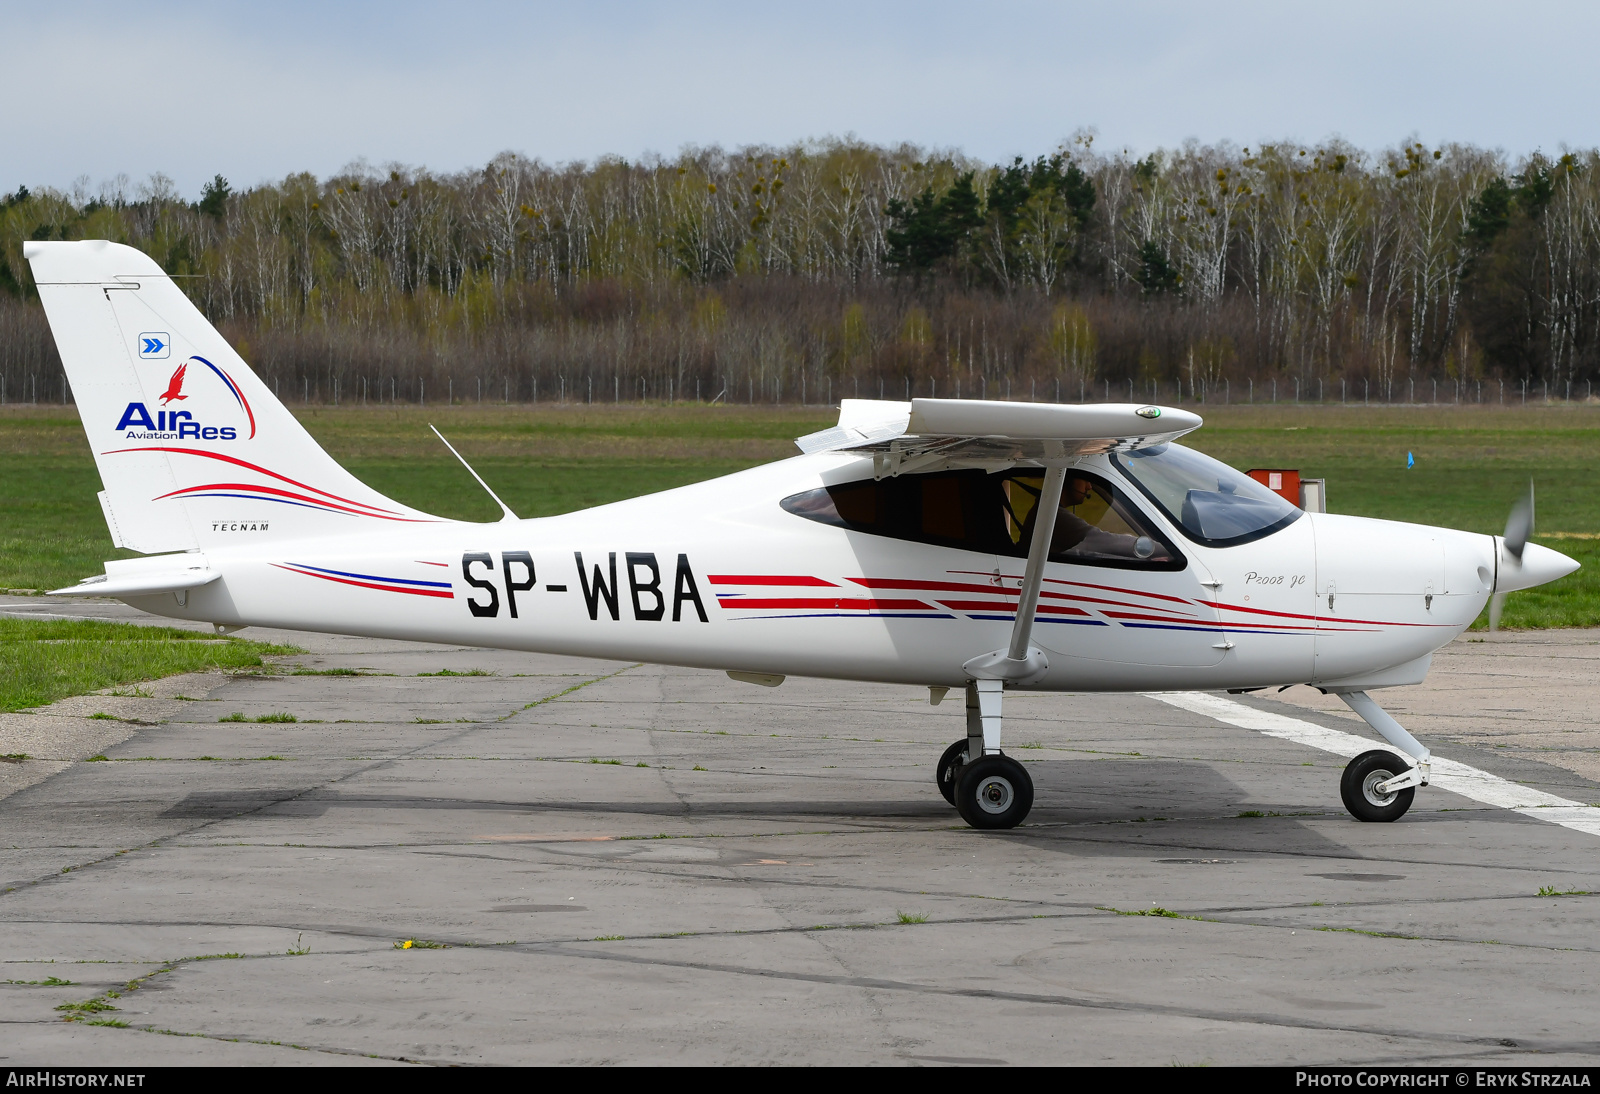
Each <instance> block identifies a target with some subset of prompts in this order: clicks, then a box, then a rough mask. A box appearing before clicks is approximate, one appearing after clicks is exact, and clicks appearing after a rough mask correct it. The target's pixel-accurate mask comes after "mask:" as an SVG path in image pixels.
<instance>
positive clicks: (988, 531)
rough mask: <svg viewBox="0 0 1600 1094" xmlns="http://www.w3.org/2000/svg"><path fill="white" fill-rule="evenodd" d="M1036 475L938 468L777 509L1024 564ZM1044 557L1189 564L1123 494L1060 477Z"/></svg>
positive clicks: (810, 494)
mask: <svg viewBox="0 0 1600 1094" xmlns="http://www.w3.org/2000/svg"><path fill="white" fill-rule="evenodd" d="M1043 484H1044V473H1043V472H1042V471H1039V470H1016V471H1007V472H1003V473H999V474H991V473H989V472H987V471H981V470H962V471H941V472H933V473H929V474H920V475H919V474H912V475H901V476H898V477H895V478H887V479H880V480H873V479H864V480H858V481H856V482H847V483H840V484H838V485H836V486H828V487H823V488H822V489H819V490H808V491H806V492H805V493H802V494H795V495H793V496H791V497H787V498H785V499H783V502H782V505H783V508H784V509H785V510H787V511H788V512H790V513H793V514H795V515H796V516H800V517H805V518H806V519H808V520H815V521H819V522H821V523H823V524H832V525H836V526H838V527H841V528H849V529H852V530H854V531H858V532H870V533H872V534H874V535H880V536H890V537H892V538H895V539H906V540H913V541H915V542H918V543H932V544H937V545H940V546H946V547H956V548H960V549H963V550H968V551H982V552H985V553H989V554H998V555H1008V556H1011V557H1016V558H1026V557H1027V555H1028V547H1029V545H1030V544H1031V543H1032V542H1033V526H1034V522H1035V521H1036V520H1037V519H1038V508H1039V495H1040V491H1041V490H1042V488H1043ZM1054 520H1055V531H1054V533H1053V534H1052V539H1051V549H1050V560H1051V561H1052V562H1066V563H1074V564H1077V565H1087V566H1116V567H1124V568H1138V569H1156V570H1181V569H1183V568H1184V566H1185V565H1187V563H1186V562H1185V561H1184V559H1183V556H1182V555H1180V554H1179V553H1178V552H1177V551H1176V550H1175V549H1174V548H1173V546H1172V544H1171V543H1170V542H1169V541H1168V539H1167V538H1165V537H1163V535H1162V534H1161V532H1160V531H1159V530H1158V529H1156V527H1155V525H1154V523H1153V522H1152V521H1150V520H1149V518H1147V517H1146V516H1144V514H1143V513H1141V512H1140V511H1139V508H1138V507H1137V506H1136V505H1135V504H1134V503H1133V501H1132V499H1130V498H1129V497H1128V496H1127V494H1126V493H1124V492H1123V491H1121V490H1119V489H1118V488H1117V487H1115V486H1113V485H1112V484H1111V483H1109V482H1107V481H1106V480H1105V479H1103V478H1101V477H1100V476H1099V475H1094V474H1090V473H1088V472H1085V471H1079V470H1077V469H1072V470H1069V471H1068V472H1067V481H1066V485H1065V487H1064V488H1063V490H1062V497H1061V507H1060V509H1059V510H1057V512H1056V515H1055V518H1054Z"/></svg>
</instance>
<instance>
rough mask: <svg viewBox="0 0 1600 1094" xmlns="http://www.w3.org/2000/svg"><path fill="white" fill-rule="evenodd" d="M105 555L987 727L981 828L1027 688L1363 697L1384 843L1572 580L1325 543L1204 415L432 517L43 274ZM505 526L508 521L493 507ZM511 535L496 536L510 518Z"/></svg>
mask: <svg viewBox="0 0 1600 1094" xmlns="http://www.w3.org/2000/svg"><path fill="white" fill-rule="evenodd" d="M24 253H25V254H26V255H27V257H28V259H29V261H30V262H31V263H32V266H33V272H34V276H35V279H36V281H37V283H38V287H39V294H40V297H41V298H42V300H43V302H44V306H45V309H46V311H47V313H48V315H49V319H50V324H51V328H52V330H53V331H54V333H55V337H56V341H57V344H58V346H59V347H60V351H61V359H62V362H63V364H64V365H65V367H66V371H67V375H68V377H69V379H70V381H71V384H72V390H73V394H74V396H75V398H76V400H77V403H78V407H79V411H80V413H81V415H82V418H83V424H84V429H85V431H86V432H87V433H88V437H89V442H90V444H91V446H92V447H93V450H94V457H95V461H96V463H97V465H98V467H99V470H100V477H101V480H102V482H103V483H104V485H105V490H104V491H103V492H102V493H101V494H100V500H101V503H102V505H103V507H104V509H105V516H106V522H107V524H108V525H109V526H110V528H111V534H112V538H113V540H114V542H115V543H116V544H117V545H118V546H120V547H126V548H130V549H132V550H134V551H137V552H140V553H142V554H143V555H145V556H146V557H143V558H138V559H133V560H128V561H114V562H108V563H106V567H105V570H106V572H105V574H104V576H99V577H94V578H90V579H88V580H87V581H86V582H85V583H84V584H82V585H80V586H77V587H75V588H72V589H63V590H58V595H90V596H112V597H116V598H119V599H121V600H124V601H126V602H128V603H129V604H132V605H134V606H136V607H138V608H141V609H143V610H145V611H149V612H153V613H156V614H159V615H165V616H172V617H177V618H183V619H194V620H205V621H209V622H211V623H214V624H216V625H217V626H218V627H219V628H225V629H232V628H237V627H243V626H252V625H255V626H272V627H287V628H296V629H301V630H311V631H327V632H335V633H343V634H359V635H371V636H378V637H388V638H402V639H417V640H423V641H439V642H452V643H462V644H469V645H477V646H489V647H497V648H502V649H513V650H527V651H538V652H547V653H566V654H577V655H583V656H591V657H604V658H614V659H625V660H637V661H648V662H657V663H662V664H672V665H687V666H698V667H704V668H714V669H722V670H726V671H728V672H729V673H730V674H731V675H733V676H734V677H735V678H737V679H741V680H745V681H748V682H753V683H766V684H779V683H781V682H782V681H783V679H784V678H785V677H786V676H790V675H799V676H817V677H829V678H834V679H845V680H861V681H878V682H885V683H904V684H916V685H923V686H927V687H929V688H932V689H933V695H934V696H935V697H940V696H942V695H943V693H944V691H945V690H946V689H955V690H957V691H958V692H961V693H963V694H964V696H965V701H966V710H967V735H966V736H965V737H964V738H962V739H961V740H958V741H956V742H955V743H954V744H952V745H950V747H949V748H947V749H946V750H945V752H944V754H943V756H942V757H941V759H940V761H939V764H938V766H937V780H938V787H939V790H940V791H941V792H942V793H943V794H944V796H945V797H946V798H947V799H948V800H949V801H950V802H951V803H952V804H953V805H954V806H955V807H956V808H957V809H958V810H959V811H960V813H961V816H962V817H963V818H965V819H966V820H967V822H968V823H970V824H972V825H973V826H975V827H979V828H1008V827H1012V826H1014V825H1016V824H1018V823H1019V822H1021V821H1022V820H1023V819H1024V818H1025V817H1026V816H1027V814H1028V810H1029V809H1030V807H1031V805H1032V801H1033V785H1032V781H1031V779H1030V777H1029V775H1028V773H1027V771H1026V769H1025V768H1024V767H1023V766H1022V765H1021V764H1019V763H1017V762H1016V761H1014V760H1013V759H1011V758H1010V757H1008V756H1006V755H1005V753H1004V752H1003V751H1002V749H1001V727H1002V704H1003V700H1004V697H1005V693H1006V692H1007V691H1008V690H1038V691H1152V690H1156V691H1159V690H1191V689H1257V688H1266V687H1274V686H1282V685H1288V684H1312V685H1314V686H1316V687H1319V688H1322V689H1324V690H1326V691H1329V692H1333V693H1335V694H1338V695H1340V696H1341V697H1343V698H1344V700H1345V701H1346V702H1347V703H1348V704H1349V705H1350V707H1351V708H1352V709H1353V710H1355V712H1356V713H1357V714H1359V715H1360V716H1361V717H1362V718H1364V719H1365V720H1366V721H1367V722H1368V723H1369V724H1370V725H1371V726H1372V727H1373V728H1374V729H1375V730H1376V731H1377V732H1378V733H1379V734H1380V735H1381V736H1382V737H1383V738H1384V739H1385V740H1387V741H1388V742H1389V743H1390V745H1392V746H1393V748H1392V749H1376V750H1373V751H1371V752H1368V753H1365V754H1363V755H1361V756H1358V757H1357V758H1356V759H1355V760H1353V761H1352V762H1351V764H1350V766H1349V767H1348V768H1347V769H1346V771H1345V775H1344V778H1343V780H1342V783H1341V789H1342V792H1343V797H1344V801H1345V803H1346V805H1347V806H1348V807H1349V809H1350V811H1351V812H1352V813H1353V814H1355V815H1356V816H1358V817H1360V818H1362V819H1364V820H1393V819H1396V818H1397V817H1399V816H1400V815H1401V814H1403V813H1404V812H1405V811H1406V809H1407V808H1408V807H1409V805H1410V803H1411V800H1412V797H1413V795H1414V794H1415V792H1416V787H1418V786H1420V785H1425V784H1426V783H1427V781H1428V774H1429V753H1428V750H1427V749H1426V748H1425V747H1423V746H1422V745H1421V744H1419V743H1418V742H1417V741H1416V740H1415V739H1414V738H1412V737H1411V736H1410V735H1409V734H1408V733H1407V732H1406V731H1405V730H1404V729H1402V728H1401V727H1400V726H1399V725H1398V724H1397V723H1396V722H1395V721H1394V720H1393V719H1392V718H1390V717H1389V716H1388V715H1386V714H1385V713H1384V712H1383V711H1382V710H1381V709H1380V708H1379V707H1378V706H1377V704H1376V703H1374V702H1373V701H1372V699H1371V698H1370V697H1369V696H1368V694H1367V693H1368V692H1369V691H1371V690H1373V689H1377V688H1381V687H1388V686H1393V685H1398V684H1412V683H1417V682H1420V681H1421V680H1422V678H1423V676H1424V675H1425V674H1426V672H1427V671H1428V664H1429V659H1430V657H1431V656H1432V654H1433V652H1434V651H1435V650H1437V649H1439V648H1440V647H1441V646H1443V645H1444V644H1445V643H1447V642H1449V641H1450V640H1451V639H1453V638H1454V637H1456V635H1458V634H1460V633H1461V631H1462V630H1464V629H1465V628H1466V627H1467V626H1468V625H1470V623H1471V622H1472V620H1473V619H1474V618H1476V617H1477V615H1478V614H1479V612H1480V611H1482V609H1483V607H1484V605H1485V603H1486V602H1488V601H1489V599H1490V598H1491V597H1494V596H1496V595H1497V594H1503V593H1505V592H1508V591H1513V590H1517V589H1525V588H1529V587H1531V586H1533V585H1537V584H1541V583H1543V582H1546V581H1551V580H1554V579H1555V578H1558V577H1560V576H1562V575H1563V574H1566V573H1570V572H1571V571H1572V570H1573V569H1575V568H1576V563H1574V562H1573V561H1572V560H1570V559H1568V558H1567V557H1565V556H1564V555H1561V554H1558V553H1556V552H1554V551H1551V550H1548V549H1546V548H1543V547H1540V546H1538V545H1536V544H1532V543H1529V542H1528V536H1529V533H1530V531H1531V527H1532V505H1531V497H1530V499H1529V500H1528V501H1527V502H1526V503H1524V504H1522V505H1519V507H1518V508H1517V509H1516V510H1515V511H1514V512H1513V514H1512V519H1511V523H1510V525H1508V528H1507V533H1506V535H1505V536H1503V537H1502V536H1489V535H1478V534H1472V533H1467V532H1459V531H1451V530H1448V529H1443V528H1430V527H1423V526H1420V525H1414V524H1401V523H1394V522H1389V521H1379V520H1367V519H1362V518H1356V517H1346V516H1333V515H1327V514H1321V513H1305V512H1302V511H1301V510H1300V509H1298V508H1296V507H1295V506H1293V505H1291V504H1289V503H1288V502H1287V501H1285V500H1283V499H1282V498H1280V497H1278V495H1276V494H1274V493H1272V492H1271V491H1269V490H1267V489H1266V488H1265V487H1262V486H1260V485H1259V484H1257V483H1256V482H1255V481H1253V480H1252V479H1250V478H1249V477H1247V476H1245V475H1243V474H1241V473H1239V472H1237V471H1235V470H1233V469H1232V468H1230V467H1228V466H1226V465H1225V464H1222V463H1219V462H1218V461H1216V460H1214V459H1211V458H1210V457H1208V456H1205V455H1202V454H1201V453H1199V452H1196V451H1194V450H1192V449H1188V448H1185V447H1183V446H1181V445H1179V444H1177V443H1176V442H1177V439H1178V438H1179V437H1181V436H1183V435H1184V434H1186V433H1189V432H1190V431H1192V430H1195V429H1198V428H1199V427H1200V425H1201V421H1200V418H1199V417H1198V416H1196V415H1194V414H1192V413H1189V412H1188V411H1185V410H1179V409H1173V408H1169V407H1157V406H1138V405H1131V404H1127V405H1120V404H1107V405H1083V406H1078V405H1072V406H1068V405H1056V404H1038V403H1011V402H983V401H972V400H968V401H962V400H949V399H914V400H912V401H910V402H884V401H868V400H846V401H845V402H844V403H843V404H842V406H841V410H840V415H839V424H838V426H837V427H835V428H832V429H828V430H824V431H823V432H821V433H815V434H812V435H810V436H807V437H802V438H800V440H799V442H798V443H799V447H800V449H801V454H800V455H798V456H795V457H793V458H791V459H787V460H783V461H780V462H778V463H774V464H769V465H767V466H764V467H758V468H754V469H752V470H749V471H743V472H740V473H738V474H734V475H728V476H725V477H723V478H719V479H714V480H711V481H709V482H703V483H699V484H697V485H694V486H686V487H682V488H680V489H677V490H669V491H666V492H664V493H660V494H653V495H650V496H647V497H642V498H636V499H634V500H631V501H625V502H618V503H615V504H612V505H603V506H599V507H597V508H594V509H589V510H585V511H582V512H577V513H569V514H567V515H565V516H559V517H547V518H542V519H537V520H518V519H516V518H515V516H513V515H512V514H511V513H510V511H509V510H506V515H505V519H503V520H501V521H498V522H496V523H492V524H474V523H466V522H462V521H454V520H446V519H442V518H439V517H435V516H432V515H430V514H427V513H422V512H418V511H417V510H414V509H411V508H409V507H408V506H405V505H402V504H400V503H399V502H396V501H393V500H391V499H389V498H387V497H384V496H383V495H381V494H379V493H377V492H376V491H374V490H372V489H370V488H369V487H367V486H366V485H364V484H363V483H361V482H360V481H359V480H357V479H356V478H355V477H354V476H352V475H350V474H349V473H348V472H347V471H345V470H344V469H343V468H342V467H340V466H339V465H338V464H336V463H335V462H334V461H333V460H332V459H331V458H330V457H329V456H328V455H327V454H326V453H325V452H323V451H322V449H321V448H319V447H318V446H317V444H316V442H315V441H313V440H312V439H311V437H310V435H308V434H307V433H306V431H305V430H304V429H303V428H302V427H301V426H300V424H299V423H298V422H297V421H296V420H295V419H294V418H293V417H292V416H291V415H290V414H289V412H288V411H287V410H286V409H285V408H284V407H283V405H282V404H280V403H279V402H278V400H277V399H275V398H274V397H273V395H272V394H271V392H269V391H268V390H267V388H266V387H265V386H264V385H263V384H262V383H261V381H260V380H259V379H258V378H257V377H256V376H255V374H254V373H253V372H252V371H251V370H250V368H249V366H248V365H246V364H245V363H244V361H243V360H241V359H240V357H239V356H238V354H236V353H235V352H234V351H233V349H232V348H231V347H230V346H229V345H228V344H227V342H226V341H224V340H223V338H222V337H221V336H220V335H219V334H218V333H217V332H216V330H215V329H213V327H212V326H211V324H210V323H208V322H207V321H206V320H205V318H204V317H203V316H202V315H201V314H200V313H199V312H198V311H197V310H196V309H195V307H194V306H193V305H192V304H191V303H190V302H189V300H188V299H187V298H186V297H185V296H184V295H183V293H182V292H180V291H179V290H178V288H177V287H176V286H175V285H174V284H173V282H172V281H171V279H170V278H168V277H167V276H166V275H165V274H163V273H162V271H161V270H160V269H159V268H158V267H157V266H156V264H155V263H154V262H153V261H151V260H150V259H149V258H148V257H146V256H145V255H144V254H142V253H140V252H138V251H136V250H133V249H132V248H129V247H124V246H120V245H118V244H114V243H107V242H102V241H87V242H77V243H37V242H36V243H28V244H27V245H26V247H25V252H24ZM497 500H498V499H497ZM502 508H504V507H503V506H502Z"/></svg>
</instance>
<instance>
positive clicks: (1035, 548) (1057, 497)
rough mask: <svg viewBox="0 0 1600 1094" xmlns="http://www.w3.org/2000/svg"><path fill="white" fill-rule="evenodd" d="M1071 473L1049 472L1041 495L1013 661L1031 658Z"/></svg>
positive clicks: (1020, 601)
mask: <svg viewBox="0 0 1600 1094" xmlns="http://www.w3.org/2000/svg"><path fill="white" fill-rule="evenodd" d="M1066 481H1067V469H1066V468H1064V467H1050V468H1046V469H1045V473H1044V489H1043V490H1041V491H1040V492H1039V508H1038V510H1037V514H1038V515H1037V516H1035V517H1034V518H1033V541H1032V542H1031V543H1029V544H1028V568H1027V569H1026V570H1024V571H1023V573H1022V591H1021V593H1020V594H1019V595H1018V597H1017V621H1016V623H1014V624H1013V625H1012V627H1011V648H1010V650H1009V651H1008V652H1009V653H1010V655H1011V656H1010V660H1012V661H1021V660H1024V659H1025V658H1026V657H1027V656H1028V641H1029V639H1031V638H1032V637H1033V620H1034V616H1036V615H1038V613H1039V589H1040V587H1041V586H1042V585H1043V584H1044V563H1045V559H1046V558H1048V557H1049V555H1050V539H1051V536H1052V535H1053V534H1054V533H1055V530H1056V511H1057V510H1059V509H1060V508H1061V489H1062V487H1063V486H1065V485H1066Z"/></svg>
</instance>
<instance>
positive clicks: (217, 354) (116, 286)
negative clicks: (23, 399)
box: [23, 240, 437, 553]
mask: <svg viewBox="0 0 1600 1094" xmlns="http://www.w3.org/2000/svg"><path fill="white" fill-rule="evenodd" d="M23 254H24V255H25V256H26V257H27V259H28V261H29V263H30V264H31V265H32V267H33V275H34V280H35V281H36V282H37V283H38V286H39V297H40V299H41V300H42V301H43V302H44V308H45V313H46V315H48V316H49V319H50V329H51V332H52V333H53V334H54V335H55V339H56V345H57V347H58V348H59V349H60V352H61V362H62V365H63V366H64V367H65V368H66V371H67V378H68V380H69V381H70V382H71V384H72V394H73V398H74V399H75V400H76V401H77V404H78V410H79V414H80V415H81V417H82V419H83V428H84V432H85V433H87V434H88V437H89V444H90V447H91V448H92V449H93V451H94V458H95V463H96V465H97V466H98V467H99V470H100V479H101V482H102V483H104V485H105V490H104V492H103V493H101V495H100V504H101V506H102V508H103V509H104V510H105V514H106V523H107V525H108V526H109V527H110V529H111V535H112V539H113V540H114V541H115V542H116V543H117V544H118V546H123V547H128V548H130V549H132V550H135V551H142V552H146V553H150V552H156V551H181V550H187V549H191V548H204V547H208V546H212V545H221V544H233V543H239V544H244V543H248V542H251V541H262V540H269V539H270V540H277V539H293V538H299V537H301V536H316V535H330V534H338V533H341V532H350V531H357V530H363V529H370V528H371V527H372V526H373V523H374V522H379V523H382V524H388V525H393V526H396V527H398V526H403V525H406V524H412V523H417V522H423V521H433V520H435V519H437V518H433V517H430V516H428V515H427V514H425V513H419V512H417V511H416V510H413V509H409V508H407V507H406V506H403V505H400V504H398V503H396V502H394V501H391V500H390V499H388V498H386V497H384V496H383V495H382V494H379V493H378V492H377V491H375V490H372V489H371V488H369V487H367V486H366V485H365V484H363V483H362V482H360V481H359V480H358V479H356V478H355V476H353V475H351V474H350V473H349V472H348V471H346V470H345V469H344V468H342V467H340V466H339V465H338V464H337V463H335V462H334V461H333V459H332V457H330V456H329V455H328V454H327V453H326V452H324V451H323V450H322V448H321V447H320V446H319V445H318V444H317V442H316V441H314V440H312V438H311V435H310V434H309V433H307V432H306V431H305V429H304V428H303V427H302V426H301V425H300V423H299V422H297V421H295V419H294V417H293V415H291V414H290V413H289V411H288V410H287V409H286V408H285V407H284V406H283V404H282V403H280V402H279V401H278V400H277V399H276V398H275V397H274V396H273V394H272V392H271V391H269V390H268V389H267V387H266V386H265V385H264V384H263V383H262V382H261V381H260V380H259V379H258V378H257V377H256V375H255V373H254V372H252V371H251V370H250V367H249V366H248V365H246V364H245V363H244V361H243V360H242V359H241V358H240V357H239V355H238V354H237V353H235V352H234V351H233V348H232V347H231V346H229V345H228V343H227V342H226V341H224V340H223V338H222V336H221V335H220V334H218V333H217V330H216V328H214V327H213V326H212V325H211V324H210V323H209V322H207V321H206V318H205V317H204V316H203V315H201V314H200V312H199V310H198V309H197V308H195V306H194V305H193V304H192V303H190V302H189V298H188V297H186V296H184V294H183V293H182V292H181V291H180V290H179V289H178V287H177V286H176V285H174V284H173V282H172V279H171V278H169V277H168V276H167V275H166V274H165V273H163V272H162V271H161V268H160V267H159V266H157V265H156V263H155V262H154V261H153V260H152V259H150V257H149V256H147V255H145V254H144V253H143V252H141V251H137V250H134V249H133V248H132V247H124V246H122V245H121V244H117V243H108V242H106V241H104V240H85V241H82V242H74V243H57V242H30V243H27V244H25V245H24V247H23Z"/></svg>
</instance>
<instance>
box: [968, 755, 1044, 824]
mask: <svg viewBox="0 0 1600 1094" xmlns="http://www.w3.org/2000/svg"><path fill="white" fill-rule="evenodd" d="M955 795H956V811H957V812H959V813H960V814H961V819H962V820H964V821H966V822H967V823H968V824H970V825H971V826H972V827H974V828H986V829H988V828H1015V827H1016V826H1017V825H1019V824H1021V823H1022V822H1023V821H1024V820H1025V819H1027V816H1028V812H1029V810H1031V809H1032V808H1033V779H1032V778H1030V777H1029V775H1028V772H1027V770H1026V769H1025V768H1024V767H1023V766H1022V765H1021V764H1019V763H1018V762H1017V761H1016V760H1013V759H1012V758H1011V757H1009V756H983V757H981V758H980V759H978V760H977V761H975V762H974V763H970V764H967V765H966V766H965V767H963V768H962V769H961V771H960V775H959V778H958V779H957V783H956V791H955Z"/></svg>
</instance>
